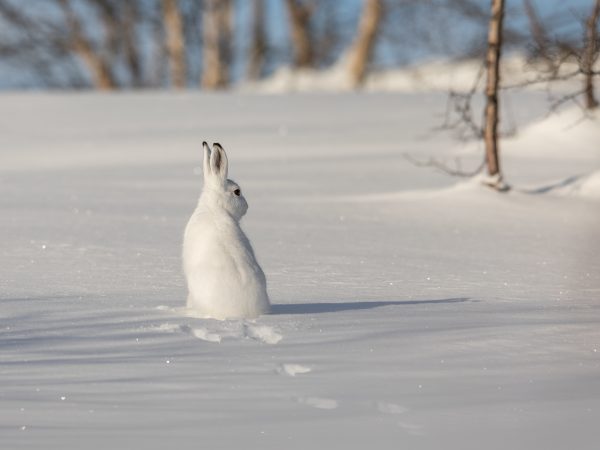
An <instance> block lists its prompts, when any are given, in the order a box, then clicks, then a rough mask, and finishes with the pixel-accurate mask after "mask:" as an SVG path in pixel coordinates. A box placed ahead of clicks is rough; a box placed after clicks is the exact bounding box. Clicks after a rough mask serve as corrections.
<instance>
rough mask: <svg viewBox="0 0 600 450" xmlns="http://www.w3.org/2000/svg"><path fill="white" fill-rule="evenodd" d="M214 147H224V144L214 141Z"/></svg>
mask: <svg viewBox="0 0 600 450" xmlns="http://www.w3.org/2000/svg"><path fill="white" fill-rule="evenodd" d="M213 147H219V148H223V146H222V145H221V144H219V143H218V142H213Z"/></svg>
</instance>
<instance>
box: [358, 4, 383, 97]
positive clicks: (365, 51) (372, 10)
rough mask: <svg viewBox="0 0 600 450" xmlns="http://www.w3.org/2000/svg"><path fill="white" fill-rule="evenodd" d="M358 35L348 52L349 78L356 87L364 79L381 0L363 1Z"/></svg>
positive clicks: (375, 33) (373, 42)
mask: <svg viewBox="0 0 600 450" xmlns="http://www.w3.org/2000/svg"><path fill="white" fill-rule="evenodd" d="M364 1H365V5H364V9H363V12H362V15H361V18H360V23H359V26H358V33H357V36H356V39H355V41H354V44H353V46H352V49H351V50H350V77H351V80H352V85H353V86H355V87H357V86H359V85H361V84H362V83H363V81H364V79H365V75H366V72H367V65H368V64H369V61H370V59H371V55H372V53H373V47H374V45H375V39H376V38H377V32H378V30H379V24H380V22H381V16H382V12H383V5H382V0H364Z"/></svg>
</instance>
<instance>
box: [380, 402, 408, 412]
mask: <svg viewBox="0 0 600 450" xmlns="http://www.w3.org/2000/svg"><path fill="white" fill-rule="evenodd" d="M377 410H378V411H379V412H381V413H384V414H404V413H405V412H407V411H408V408H405V407H404V406H400V405H396V404H394V403H387V402H377Z"/></svg>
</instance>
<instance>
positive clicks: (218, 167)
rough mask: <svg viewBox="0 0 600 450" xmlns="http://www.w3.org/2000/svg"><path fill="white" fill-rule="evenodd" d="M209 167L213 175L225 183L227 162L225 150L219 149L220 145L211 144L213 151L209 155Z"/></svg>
mask: <svg viewBox="0 0 600 450" xmlns="http://www.w3.org/2000/svg"><path fill="white" fill-rule="evenodd" d="M210 167H211V169H212V172H213V174H215V175H216V176H217V177H219V179H220V180H221V181H222V182H223V183H225V181H226V180H227V170H228V162H227V155H226V154H225V150H223V147H221V144H219V143H217V142H215V143H214V144H213V151H212V153H211V155H210Z"/></svg>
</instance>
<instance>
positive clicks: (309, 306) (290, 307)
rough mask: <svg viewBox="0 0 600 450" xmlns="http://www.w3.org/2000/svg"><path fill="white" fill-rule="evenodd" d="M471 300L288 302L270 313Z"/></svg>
mask: <svg viewBox="0 0 600 450" xmlns="http://www.w3.org/2000/svg"><path fill="white" fill-rule="evenodd" d="M467 301H471V299H469V298H466V297H459V298H445V299H439V300H406V301H372V302H341V303H290V304H287V305H283V304H278V305H271V314H275V315H279V314H322V313H335V312H342V311H356V310H361V309H374V308H380V307H383V306H409V305H428V304H439V303H463V302H467Z"/></svg>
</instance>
